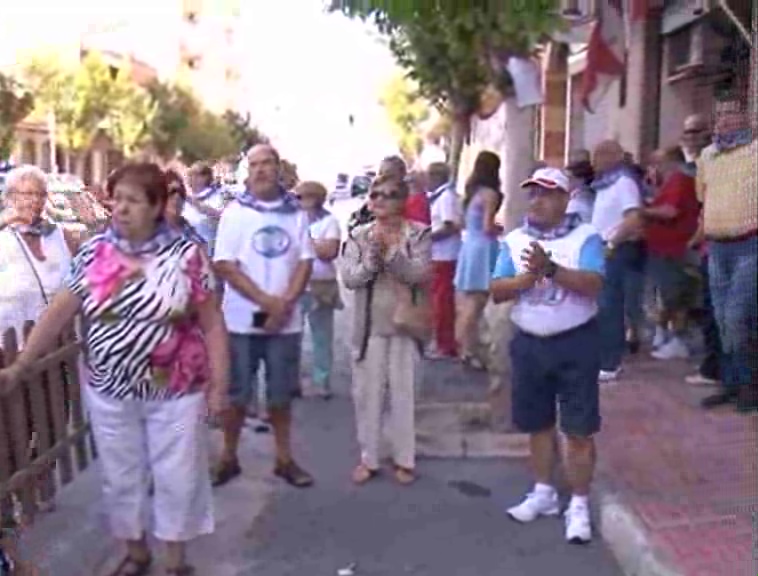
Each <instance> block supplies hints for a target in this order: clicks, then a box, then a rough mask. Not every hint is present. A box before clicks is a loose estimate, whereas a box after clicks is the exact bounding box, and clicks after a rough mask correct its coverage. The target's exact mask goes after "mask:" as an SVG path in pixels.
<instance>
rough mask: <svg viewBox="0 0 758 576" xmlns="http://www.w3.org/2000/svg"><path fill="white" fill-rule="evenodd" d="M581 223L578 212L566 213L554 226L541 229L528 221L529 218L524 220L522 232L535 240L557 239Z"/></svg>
mask: <svg viewBox="0 0 758 576" xmlns="http://www.w3.org/2000/svg"><path fill="white" fill-rule="evenodd" d="M581 223H582V219H581V217H580V216H579V214H574V213H571V214H566V215H565V216H564V217H563V222H561V223H560V224H559V225H558V226H556V227H555V228H551V229H550V230H543V229H542V228H539V227H537V226H535V225H534V224H532V223H531V222H529V218H527V219H526V220H525V221H524V232H526V234H527V235H528V236H531V237H532V238H534V239H535V240H557V239H558V238H563V237H564V236H568V235H569V234H570V233H571V232H572V231H573V230H574V229H575V228H576V227H577V226H579V225H580V224H581Z"/></svg>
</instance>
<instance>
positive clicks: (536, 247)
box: [521, 241, 550, 277]
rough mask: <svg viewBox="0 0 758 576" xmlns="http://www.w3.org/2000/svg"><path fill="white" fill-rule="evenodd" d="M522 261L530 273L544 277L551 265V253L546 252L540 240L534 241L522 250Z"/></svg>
mask: <svg viewBox="0 0 758 576" xmlns="http://www.w3.org/2000/svg"><path fill="white" fill-rule="evenodd" d="M521 262H523V263H524V265H525V266H526V269H527V271H528V272H529V273H530V274H534V275H535V276H539V277H543V276H544V275H545V273H546V272H547V270H548V267H549V266H550V254H549V253H548V252H545V249H544V248H543V247H542V246H541V245H540V244H539V242H536V241H533V242H531V243H530V244H529V247H528V248H525V249H524V251H523V252H521Z"/></svg>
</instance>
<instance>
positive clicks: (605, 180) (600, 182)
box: [590, 164, 637, 192]
mask: <svg viewBox="0 0 758 576" xmlns="http://www.w3.org/2000/svg"><path fill="white" fill-rule="evenodd" d="M622 176H628V177H629V178H631V179H633V180H634V181H635V182H636V181H637V177H636V175H635V174H634V173H633V172H632V171H631V170H630V169H629V168H628V167H627V166H625V165H623V164H619V165H618V166H616V167H615V168H611V169H610V170H606V171H605V172H602V173H598V174H597V175H596V176H595V179H594V180H593V181H592V184H590V186H591V187H592V189H593V190H594V191H595V192H599V191H600V190H605V189H606V188H610V187H611V186H613V185H614V184H615V183H616V182H618V180H619V178H621V177H622Z"/></svg>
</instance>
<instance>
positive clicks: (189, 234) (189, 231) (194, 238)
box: [179, 218, 207, 246]
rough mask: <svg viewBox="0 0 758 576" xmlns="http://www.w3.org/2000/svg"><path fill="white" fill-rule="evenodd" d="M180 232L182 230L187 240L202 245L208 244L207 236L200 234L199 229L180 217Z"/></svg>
mask: <svg viewBox="0 0 758 576" xmlns="http://www.w3.org/2000/svg"><path fill="white" fill-rule="evenodd" d="M179 232H181V234H182V236H184V239H185V240H189V241H190V242H194V243H195V244H200V245H201V246H205V245H206V244H207V243H206V241H205V238H203V237H202V236H200V234H198V233H197V230H195V227H194V226H193V225H192V224H190V223H189V222H187V221H186V220H185V219H184V218H180V219H179Z"/></svg>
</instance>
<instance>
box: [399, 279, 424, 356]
mask: <svg viewBox="0 0 758 576" xmlns="http://www.w3.org/2000/svg"><path fill="white" fill-rule="evenodd" d="M403 288H405V289H404V290H402V291H400V290H398V291H397V292H398V302H397V306H396V307H395V312H394V314H393V316H392V323H393V325H394V326H395V329H396V330H397V331H398V332H399V333H400V334H403V335H405V336H409V337H411V338H413V339H414V340H417V341H418V342H422V343H425V342H428V341H429V340H431V338H432V313H431V309H430V307H429V305H428V303H427V302H426V300H425V299H424V298H423V291H422V289H421V288H420V287H418V286H411V287H405V286H404V287H403Z"/></svg>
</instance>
